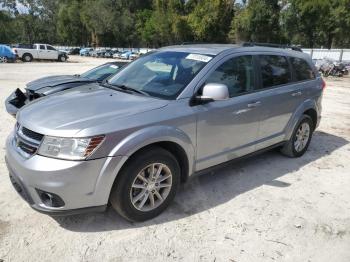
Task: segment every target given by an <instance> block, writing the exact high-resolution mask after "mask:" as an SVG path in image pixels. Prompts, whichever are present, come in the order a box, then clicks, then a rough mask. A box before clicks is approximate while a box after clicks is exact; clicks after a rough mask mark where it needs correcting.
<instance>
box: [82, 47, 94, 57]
mask: <svg viewBox="0 0 350 262" xmlns="http://www.w3.org/2000/svg"><path fill="white" fill-rule="evenodd" d="M93 50H94V49H93V48H90V47H88V48H82V49H80V51H79V55H81V56H90V52H92V51H93Z"/></svg>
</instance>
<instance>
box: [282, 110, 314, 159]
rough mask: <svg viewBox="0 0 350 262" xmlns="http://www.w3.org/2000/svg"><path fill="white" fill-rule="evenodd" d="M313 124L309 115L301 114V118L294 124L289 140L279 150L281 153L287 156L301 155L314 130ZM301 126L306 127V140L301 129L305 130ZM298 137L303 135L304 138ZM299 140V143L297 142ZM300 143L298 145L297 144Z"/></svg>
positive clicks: (307, 145)
mask: <svg viewBox="0 0 350 262" xmlns="http://www.w3.org/2000/svg"><path fill="white" fill-rule="evenodd" d="M313 127H314V125H313V121H312V119H311V117H310V116H308V115H303V116H302V117H301V119H300V120H299V122H298V124H297V125H296V127H295V129H294V131H293V134H292V136H291V138H290V139H289V141H288V142H287V143H286V144H285V145H284V146H283V147H282V149H281V152H282V154H284V155H286V156H288V157H301V156H302V155H304V153H305V152H306V150H307V148H308V147H309V144H310V141H311V138H312V133H313V131H314V128H313ZM303 128H306V129H308V135H307V140H305V139H306V137H305V136H306V134H305V133H304V135H302V134H301V133H302V131H301V130H305V129H303ZM300 137H304V139H301V140H300V139H298V138H300ZM297 140H298V141H297ZM298 142H299V143H298ZM298 145H300V146H298Z"/></svg>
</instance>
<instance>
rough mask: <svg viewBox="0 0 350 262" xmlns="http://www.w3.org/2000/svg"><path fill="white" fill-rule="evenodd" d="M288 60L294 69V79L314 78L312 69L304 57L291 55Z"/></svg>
mask: <svg viewBox="0 0 350 262" xmlns="http://www.w3.org/2000/svg"><path fill="white" fill-rule="evenodd" d="M290 61H291V64H292V66H293V69H294V79H295V81H304V80H311V79H315V73H314V71H313V70H312V68H311V67H310V65H309V64H308V63H307V62H306V61H305V60H304V59H301V58H297V57H291V58H290Z"/></svg>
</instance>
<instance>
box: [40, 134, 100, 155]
mask: <svg viewBox="0 0 350 262" xmlns="http://www.w3.org/2000/svg"><path fill="white" fill-rule="evenodd" d="M103 139H104V136H96V137H88V138H63V137H53V136H44V139H43V141H42V142H41V145H40V147H39V150H38V154H39V155H42V156H47V157H54V158H61V159H69V160H83V159H85V158H87V157H88V156H90V155H91V154H92V152H93V151H95V150H96V149H97V148H98V147H99V146H100V145H101V143H102V141H103Z"/></svg>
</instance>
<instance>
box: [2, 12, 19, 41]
mask: <svg viewBox="0 0 350 262" xmlns="http://www.w3.org/2000/svg"><path fill="white" fill-rule="evenodd" d="M15 38H16V29H15V19H14V18H13V17H12V16H11V14H10V13H9V12H7V11H5V10H0V43H11V42H12V41H13V40H14V39H15Z"/></svg>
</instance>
